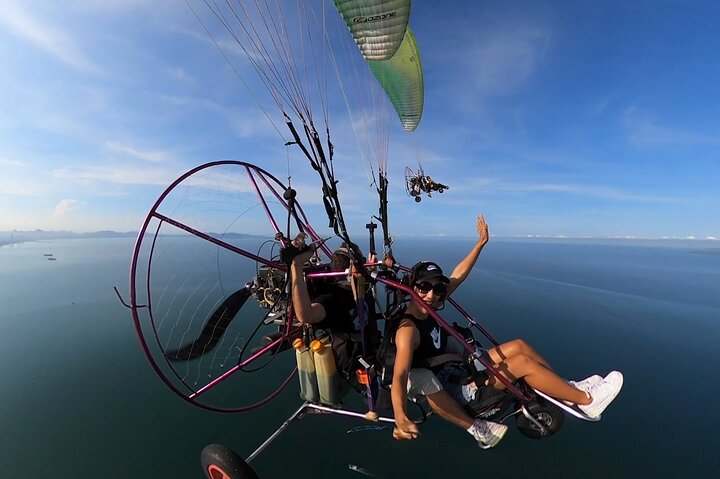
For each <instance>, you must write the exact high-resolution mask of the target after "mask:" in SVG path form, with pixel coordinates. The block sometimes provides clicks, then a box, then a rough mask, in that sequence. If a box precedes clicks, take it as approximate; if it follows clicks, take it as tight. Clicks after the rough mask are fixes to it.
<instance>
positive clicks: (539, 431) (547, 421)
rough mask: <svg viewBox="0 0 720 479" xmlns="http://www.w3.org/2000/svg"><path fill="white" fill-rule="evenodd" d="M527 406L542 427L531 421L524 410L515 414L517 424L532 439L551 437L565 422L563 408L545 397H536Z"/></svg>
mask: <svg viewBox="0 0 720 479" xmlns="http://www.w3.org/2000/svg"><path fill="white" fill-rule="evenodd" d="M526 407H527V410H528V412H529V413H530V415H531V416H532V417H533V418H534V419H535V420H536V421H537V422H538V423H539V424H540V426H541V427H538V425H537V424H535V423H533V422H532V421H530V419H528V418H527V417H525V415H524V414H523V413H522V412H520V413H518V414H517V415H516V416H515V425H516V426H517V428H518V430H519V431H520V432H521V433H522V434H523V435H524V436H527V437H529V438H531V439H545V438H546V437H550V436H552V435H553V434H555V433H556V432H558V431H559V430H560V429H561V428H562V426H563V423H564V422H565V414H564V413H563V410H562V409H560V408H559V407H557V406H556V405H554V404H552V403H551V402H549V401H546V400H545V399H543V398H540V397H538V398H536V399H535V400H534V401H533V402H531V403H530V404H528V405H527V406H526Z"/></svg>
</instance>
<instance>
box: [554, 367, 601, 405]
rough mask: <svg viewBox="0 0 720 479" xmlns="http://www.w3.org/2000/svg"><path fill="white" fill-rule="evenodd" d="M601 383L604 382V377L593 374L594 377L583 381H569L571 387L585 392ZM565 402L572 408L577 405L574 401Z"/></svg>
mask: <svg viewBox="0 0 720 479" xmlns="http://www.w3.org/2000/svg"><path fill="white" fill-rule="evenodd" d="M601 382H603V377H602V376H600V375H599V374H593V375H592V376H590V377H588V378H585V379H583V380H581V381H568V384H570V386H572V387H574V388H575V389H579V390H581V391H583V392H587V390H588V389H590V387H592V386H593V385H595V384H599V383H601ZM563 402H564V403H565V404H567V405H568V406H572V405H574V404H575V403H574V402H572V401H565V400H563Z"/></svg>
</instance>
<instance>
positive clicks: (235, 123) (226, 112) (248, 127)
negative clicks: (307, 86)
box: [160, 95, 284, 138]
mask: <svg viewBox="0 0 720 479" xmlns="http://www.w3.org/2000/svg"><path fill="white" fill-rule="evenodd" d="M160 99H161V100H163V101H165V102H167V103H170V104H172V105H175V106H178V107H183V108H193V107H194V108H199V109H203V110H207V111H210V112H212V113H214V114H216V115H218V116H220V117H222V118H223V119H224V120H225V121H226V123H227V124H228V125H229V126H230V129H231V130H232V131H234V132H235V134H237V135H238V136H239V137H240V138H255V137H260V138H265V137H271V136H275V135H276V132H275V131H274V129H273V128H272V127H271V126H270V124H269V123H270V122H269V120H268V119H267V117H266V116H265V115H264V114H263V113H259V112H258V110H257V108H244V107H239V106H232V107H228V106H224V105H221V104H219V103H217V102H214V101H212V100H208V99H207V98H197V97H191V96H174V95H161V96H160ZM273 113H274V111H273ZM276 126H277V125H276ZM280 126H283V127H284V125H280Z"/></svg>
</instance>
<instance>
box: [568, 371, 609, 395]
mask: <svg viewBox="0 0 720 479" xmlns="http://www.w3.org/2000/svg"><path fill="white" fill-rule="evenodd" d="M608 376H609V374H608ZM602 381H603V377H602V376H600V375H599V374H593V375H592V376H590V377H589V378H585V379H583V380H581V381H568V383H570V386H572V387H574V388H576V389H579V390H581V391H585V390H586V389H587V388H589V387H590V386H592V385H593V384H598V383H601V382H602Z"/></svg>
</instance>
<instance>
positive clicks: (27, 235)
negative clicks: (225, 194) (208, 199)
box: [0, 230, 253, 246]
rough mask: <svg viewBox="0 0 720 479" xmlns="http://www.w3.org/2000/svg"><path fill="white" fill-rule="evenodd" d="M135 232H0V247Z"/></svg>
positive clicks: (238, 235)
mask: <svg viewBox="0 0 720 479" xmlns="http://www.w3.org/2000/svg"><path fill="white" fill-rule="evenodd" d="M137 234H138V233H137V231H93V232H89V233H76V232H74V231H45V230H28V231H20V230H14V231H0V246H8V245H12V244H19V243H27V242H30V241H50V240H58V239H91V238H135V237H136V236H137ZM208 234H209V235H210V236H214V237H216V238H222V237H224V238H242V237H251V236H253V235H246V234H241V233H213V232H211V233H208Z"/></svg>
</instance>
